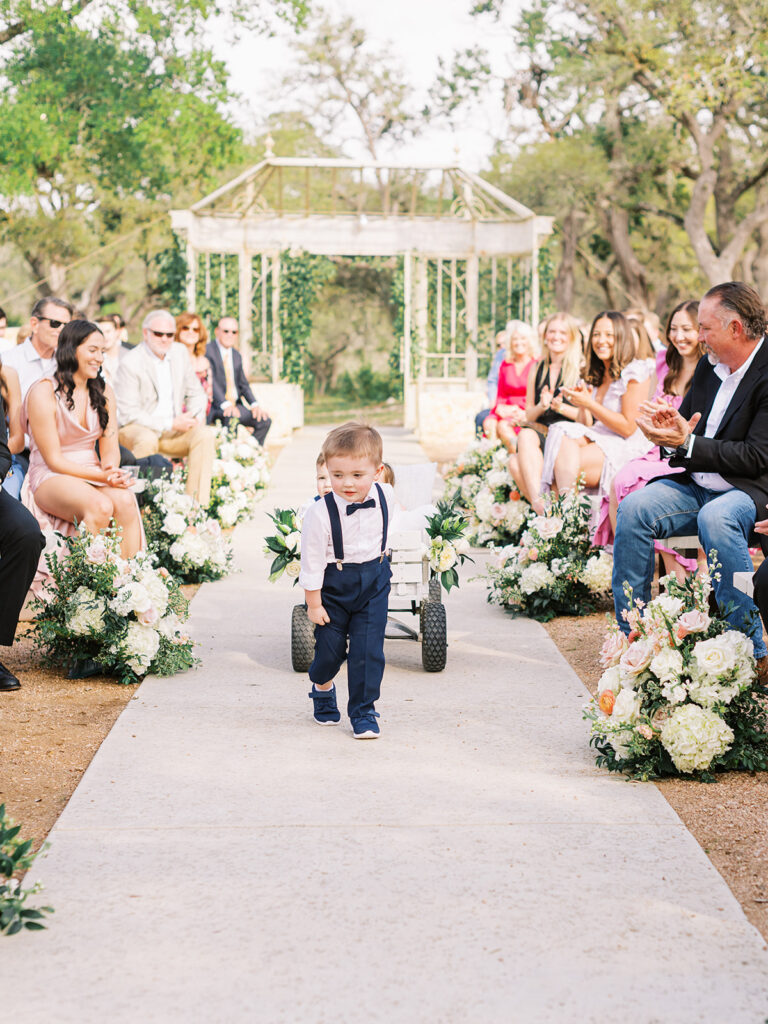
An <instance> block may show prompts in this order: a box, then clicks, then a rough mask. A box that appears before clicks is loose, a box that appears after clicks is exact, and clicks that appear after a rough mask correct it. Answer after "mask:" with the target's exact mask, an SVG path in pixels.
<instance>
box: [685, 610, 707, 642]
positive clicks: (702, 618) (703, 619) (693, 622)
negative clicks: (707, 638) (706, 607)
mask: <svg viewBox="0 0 768 1024" xmlns="http://www.w3.org/2000/svg"><path fill="white" fill-rule="evenodd" d="M709 623H710V618H709V616H708V615H707V613H706V612H701V611H699V610H698V609H694V611H692V612H685V613H684V614H683V615H681V616H680V618H679V619H678V620H677V639H678V640H684V639H685V637H687V636H688V634H689V633H703V632H704V631H705V630H706V629H707V628H708V627H709Z"/></svg>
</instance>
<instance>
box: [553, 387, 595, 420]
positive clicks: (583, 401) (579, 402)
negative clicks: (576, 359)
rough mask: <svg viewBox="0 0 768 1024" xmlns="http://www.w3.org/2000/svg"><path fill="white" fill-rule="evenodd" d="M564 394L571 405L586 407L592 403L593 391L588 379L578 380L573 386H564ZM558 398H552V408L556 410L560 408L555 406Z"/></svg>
mask: <svg viewBox="0 0 768 1024" xmlns="http://www.w3.org/2000/svg"><path fill="white" fill-rule="evenodd" d="M561 391H562V395H563V398H565V399H566V400H567V401H568V402H570V403H571V405H575V406H576V407H577V408H578V409H586V408H587V406H588V405H591V404H592V400H593V399H592V392H591V389H590V388H589V386H588V385H587V383H586V381H583V380H577V381H576V383H575V384H574V385H573V387H572V388H562V389H561ZM555 401H556V399H553V400H552V408H553V409H555V411H556V412H558V411H559V409H558V408H557V407H556V406H555ZM561 404H562V399H561Z"/></svg>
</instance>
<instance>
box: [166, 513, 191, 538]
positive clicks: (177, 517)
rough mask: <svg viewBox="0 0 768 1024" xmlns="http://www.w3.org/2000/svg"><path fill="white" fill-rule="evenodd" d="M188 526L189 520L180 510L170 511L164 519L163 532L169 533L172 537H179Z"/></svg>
mask: <svg viewBox="0 0 768 1024" xmlns="http://www.w3.org/2000/svg"><path fill="white" fill-rule="evenodd" d="M186 528H187V521H186V519H185V518H184V516H183V515H181V513H179V512H169V513H168V515H167V516H166V517H165V519H164V520H163V526H162V529H163V533H168V534H170V535H171V537H178V536H179V535H180V534H182V533H184V531H185V530H186Z"/></svg>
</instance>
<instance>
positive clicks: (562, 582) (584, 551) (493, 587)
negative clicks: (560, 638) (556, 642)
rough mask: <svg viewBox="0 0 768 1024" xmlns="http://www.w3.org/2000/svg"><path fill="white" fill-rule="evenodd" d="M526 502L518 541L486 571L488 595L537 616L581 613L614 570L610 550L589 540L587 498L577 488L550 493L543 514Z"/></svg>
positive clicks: (606, 586)
mask: <svg viewBox="0 0 768 1024" xmlns="http://www.w3.org/2000/svg"><path fill="white" fill-rule="evenodd" d="M525 507H526V508H528V515H527V516H526V521H525V524H524V525H525V529H524V530H523V531H522V533H521V535H520V538H519V540H518V542H517V543H516V544H509V545H507V546H506V547H505V548H504V549H503V550H502V551H500V552H499V563H500V564H499V565H497V566H491V568H490V569H489V571H488V586H489V589H490V595H489V600H490V601H491V602H492V603H493V604H500V605H503V606H504V607H505V608H508V609H509V610H510V611H511V612H513V613H514V614H515V615H528V616H530V617H531V618H533V619H538V620H539V621H540V622H547V621H548V620H549V619H552V618H554V617H555V616H556V615H586V614H587V613H588V612H590V611H592V610H593V609H594V607H595V603H596V601H597V600H598V599H599V598H600V597H601V595H604V594H606V593H608V592H609V591H610V588H611V574H612V572H613V559H612V558H611V556H610V555H609V554H608V553H607V552H606V551H603V550H600V549H598V548H595V547H593V546H592V543H591V541H590V533H589V518H590V503H589V499H588V498H587V497H586V496H585V495H584V494H583V493H581V492H579V491H576V492H575V493H573V494H569V495H565V496H563V497H560V498H554V499H553V500H552V501H551V503H550V505H549V506H548V508H547V510H546V512H545V514H544V515H537V514H536V513H535V512H534V511H533V509H531V508H530V506H527V505H526V506H525Z"/></svg>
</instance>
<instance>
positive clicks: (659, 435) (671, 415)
mask: <svg viewBox="0 0 768 1024" xmlns="http://www.w3.org/2000/svg"><path fill="white" fill-rule="evenodd" d="M700 419H701V413H699V412H695V413H694V414H693V416H691V418H690V419H689V420H686V419H685V418H684V417H683V416H681V415H680V413H679V412H678V411H677V409H675V408H674V407H673V406H671V405H670V404H669V403H668V402H643V403H642V404H641V405H640V408H639V410H638V413H637V425H638V427H639V428H640V430H641V431H642V432H643V433H644V434H645V436H646V437H647V438H648V440H649V441H652V442H653V443H654V444H658V445H661V446H663V447H664V448H677V447H679V446H680V445H681V444H685V442H686V441H687V439H688V435H689V434H692V433H693V429H694V427H695V426H696V424H697V423H698V422H699V420H700Z"/></svg>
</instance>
